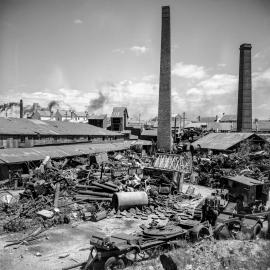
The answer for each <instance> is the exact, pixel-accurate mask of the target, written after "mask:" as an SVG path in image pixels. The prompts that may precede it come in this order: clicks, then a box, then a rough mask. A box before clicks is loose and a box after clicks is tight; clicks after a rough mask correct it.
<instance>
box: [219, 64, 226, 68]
mask: <svg viewBox="0 0 270 270" xmlns="http://www.w3.org/2000/svg"><path fill="white" fill-rule="evenodd" d="M226 66H227V64H225V63H220V64H218V67H219V68H224V67H226Z"/></svg>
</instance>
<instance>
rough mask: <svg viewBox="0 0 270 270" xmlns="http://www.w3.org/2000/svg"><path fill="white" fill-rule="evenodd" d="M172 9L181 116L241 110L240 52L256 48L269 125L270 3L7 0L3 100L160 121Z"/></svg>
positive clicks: (257, 88) (257, 99)
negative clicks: (117, 109)
mask: <svg viewBox="0 0 270 270" xmlns="http://www.w3.org/2000/svg"><path fill="white" fill-rule="evenodd" d="M164 4H166V5H170V6H171V18H172V21H171V24H172V57H171V60H172V112H174V113H182V112H184V111H185V112H186V113H187V115H188V116H189V117H190V118H195V117H196V116H198V115H214V116H215V115H216V114H218V113H220V114H221V113H223V112H225V113H226V114H232V113H233V114H236V111H237V90H238V65H239V55H238V54H239V50H238V48H239V46H240V45H241V44H242V43H251V44H252V47H253V49H252V79H253V80H252V82H253V116H254V117H257V118H260V119H269V117H270V106H269V105H270V104H269V102H270V101H269V99H267V98H266V97H267V96H268V91H269V88H270V62H269V59H270V58H269V56H270V45H269V44H270V37H269V35H268V31H269V27H270V17H269V14H270V4H269V1H263V0H255V1H251V0H245V1H244V0H238V1H231V0H230V1H224V0H221V1H212V0H203V1H199V2H198V1H194V0H191V1H187V0H183V1H154V0H150V1H147V3H145V1H120V0H116V1H114V2H113V4H111V3H109V2H108V1H95V0H94V1H69V0H68V1H62V0H59V1H40V0H38V1H32V0H23V1H17V0H11V1H5V0H4V1H1V3H0V5H1V6H0V13H1V14H0V18H1V19H0V58H1V59H2V60H1V64H0V100H1V102H9V101H18V100H20V98H23V100H24V103H25V104H26V105H27V104H32V103H33V102H39V103H41V105H43V106H45V105H47V104H48V103H49V101H51V100H57V101H60V102H62V105H65V106H67V105H69V106H71V107H73V108H74V109H76V110H77V111H84V109H85V108H87V107H88V106H89V104H91V103H92V102H93V100H102V101H103V102H101V106H100V107H95V112H97V113H110V112H111V109H112V107H114V106H126V107H128V110H129V112H130V115H131V116H132V115H138V114H139V113H141V115H142V116H143V118H145V119H149V118H151V117H153V116H156V115H157V112H158V106H157V105H158V81H159V55H160V28H159V26H160V23H161V18H160V7H161V6H162V5H164ZM63 5H65V8H63ZM228 14H229V15H230V16H229V18H230V19H229V20H228ZM48 18H49V20H48Z"/></svg>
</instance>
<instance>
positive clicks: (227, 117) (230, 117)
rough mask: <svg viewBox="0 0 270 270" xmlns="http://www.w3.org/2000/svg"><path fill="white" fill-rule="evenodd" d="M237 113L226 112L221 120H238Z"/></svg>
mask: <svg viewBox="0 0 270 270" xmlns="http://www.w3.org/2000/svg"><path fill="white" fill-rule="evenodd" d="M236 121H237V115H236V114H224V115H223V116H222V117H221V119H220V120H219V122H236Z"/></svg>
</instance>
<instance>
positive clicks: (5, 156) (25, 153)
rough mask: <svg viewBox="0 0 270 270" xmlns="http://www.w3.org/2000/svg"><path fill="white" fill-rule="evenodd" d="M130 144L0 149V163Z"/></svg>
mask: <svg viewBox="0 0 270 270" xmlns="http://www.w3.org/2000/svg"><path fill="white" fill-rule="evenodd" d="M130 144H131V143H130V142H122V143H100V144H92V143H80V144H71V145H55V146H43V147H31V148H8V149H0V164H1V163H2V164H6V163H8V164H12V163H22V162H26V161H36V160H43V159H44V158H45V157H46V156H50V157H51V158H64V157H72V156H81V155H89V154H96V153H104V152H111V151H121V150H125V149H128V148H129V147H130Z"/></svg>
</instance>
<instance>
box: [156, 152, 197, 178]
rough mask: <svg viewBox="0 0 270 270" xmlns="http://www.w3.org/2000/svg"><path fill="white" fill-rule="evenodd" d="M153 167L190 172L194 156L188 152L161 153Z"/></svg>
mask: <svg viewBox="0 0 270 270" xmlns="http://www.w3.org/2000/svg"><path fill="white" fill-rule="evenodd" d="M153 167H154V168H156V169H165V170H172V171H178V172H185V173H190V172H191V169H192V156H191V154H190V153H188V152H187V153H182V154H181V155H166V154H160V155H159V156H158V157H157V159H156V160H155V162H154V165H153Z"/></svg>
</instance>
